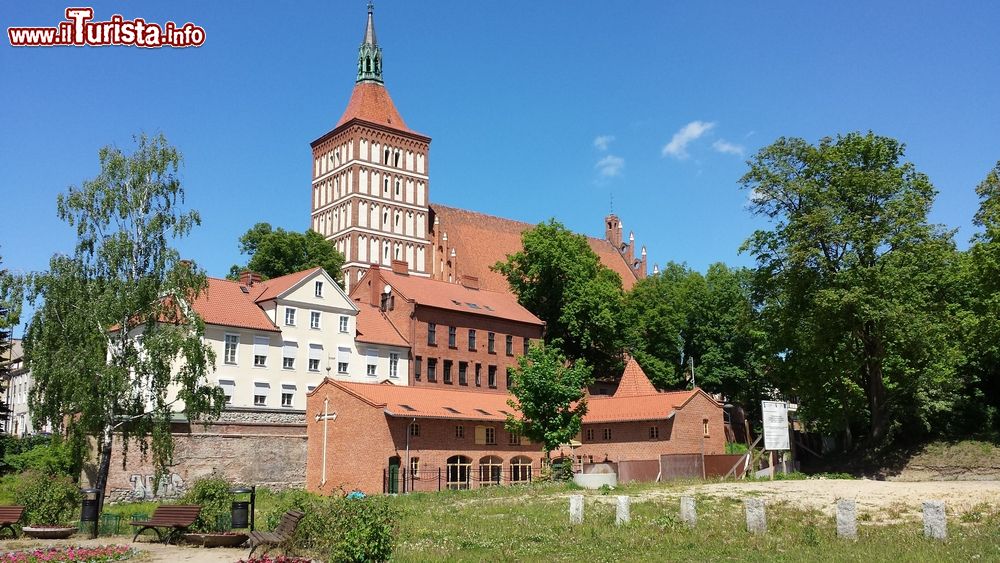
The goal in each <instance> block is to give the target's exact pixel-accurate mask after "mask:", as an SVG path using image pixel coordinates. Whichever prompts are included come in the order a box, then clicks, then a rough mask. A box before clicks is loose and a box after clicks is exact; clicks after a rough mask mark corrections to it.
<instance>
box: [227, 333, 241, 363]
mask: <svg viewBox="0 0 1000 563" xmlns="http://www.w3.org/2000/svg"><path fill="white" fill-rule="evenodd" d="M239 345H240V337H239V335H236V334H227V335H226V347H225V354H224V356H225V359H226V363H227V364H236V348H237V347H238V346H239Z"/></svg>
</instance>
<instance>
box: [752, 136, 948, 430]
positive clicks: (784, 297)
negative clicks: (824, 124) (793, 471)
mask: <svg viewBox="0 0 1000 563" xmlns="http://www.w3.org/2000/svg"><path fill="white" fill-rule="evenodd" d="M903 156H904V146H903V145H902V144H901V143H899V142H898V141H895V140H893V139H890V138H887V137H881V136H876V135H874V134H872V133H868V134H866V135H864V134H859V133H851V134H848V135H845V136H838V137H837V138H836V139H830V138H824V139H822V140H821V141H820V142H819V144H817V145H811V144H809V143H807V142H806V141H804V140H802V139H795V138H788V139H786V138H781V139H779V140H778V141H776V142H775V143H774V144H772V145H770V146H768V147H765V148H763V149H761V151H760V152H759V153H758V154H757V155H755V156H754V157H753V159H751V161H750V163H749V164H750V170H749V171H748V172H747V173H746V174H745V175H744V176H743V178H742V180H741V182H742V184H743V186H744V187H745V188H746V189H748V190H749V191H750V194H751V197H750V207H751V209H752V211H753V212H754V213H755V214H757V215H762V216H764V217H766V218H767V219H769V220H770V222H771V228H770V229H769V230H760V231H757V232H755V233H754V234H753V235H752V236H751V237H750V238H749V239H748V240H747V242H746V243H745V244H744V249H745V250H749V251H750V253H751V254H752V255H753V256H754V257H755V258H756V259H757V270H756V272H755V280H754V287H755V292H756V299H758V300H759V304H760V307H761V323H762V324H761V329H762V330H761V334H766V335H768V348H769V349H768V353H769V355H768V365H767V366H766V368H765V369H767V370H769V374H770V375H769V378H770V379H771V380H772V381H773V382H774V383H775V384H777V386H778V387H779V388H780V389H781V390H782V391H783V392H784V393H785V394H786V395H787V396H788V397H790V398H794V399H797V400H799V401H800V403H801V405H802V406H801V411H800V412H801V414H802V415H803V416H805V417H806V418H807V419H811V420H813V421H814V422H816V423H817V424H818V425H820V426H821V427H823V429H824V430H827V431H834V430H842V431H845V432H847V437H848V442H849V441H850V436H851V435H852V432H853V431H860V432H863V433H864V434H865V435H866V436H867V438H868V441H869V443H871V444H879V443H883V442H884V441H886V440H887V439H890V438H893V437H898V436H900V435H908V437H909V436H912V435H913V434H920V433H925V432H927V431H928V430H929V429H930V426H931V424H932V423H933V422H934V421H935V420H936V419H938V418H939V417H941V415H943V414H944V413H947V412H950V410H951V408H952V407H953V406H954V404H955V399H956V394H955V392H956V382H955V380H954V375H955V365H956V363H957V361H958V359H959V358H958V356H959V351H958V350H957V347H956V346H955V343H954V341H953V338H952V336H953V335H954V331H955V326H954V325H955V323H956V322H957V321H956V315H955V314H954V311H952V310H951V308H950V305H949V303H950V302H951V301H952V299H951V295H952V292H953V291H954V287H953V285H954V283H955V280H956V279H957V273H958V271H959V268H958V253H957V252H956V250H955V248H954V244H953V242H952V233H950V232H946V231H944V230H943V229H941V228H940V227H937V226H934V225H931V224H929V223H928V220H927V213H928V211H929V210H930V207H931V204H932V202H933V199H934V195H935V193H936V192H935V189H934V187H933V186H932V185H931V183H930V181H929V180H928V178H927V177H926V176H925V175H924V174H922V173H920V172H918V171H917V170H916V169H915V167H914V166H913V164H911V163H908V162H903V161H902V159H903ZM894 432H898V433H899V434H894Z"/></svg>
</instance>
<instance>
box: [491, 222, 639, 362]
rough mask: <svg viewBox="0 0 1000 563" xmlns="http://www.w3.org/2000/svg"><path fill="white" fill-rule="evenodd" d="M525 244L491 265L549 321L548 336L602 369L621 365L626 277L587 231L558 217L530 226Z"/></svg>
mask: <svg viewBox="0 0 1000 563" xmlns="http://www.w3.org/2000/svg"><path fill="white" fill-rule="evenodd" d="M521 241H522V244H523V249H522V250H521V251H519V252H516V253H514V254H510V255H507V260H506V261H505V262H498V263H497V264H495V265H494V266H492V269H493V270H495V271H498V272H500V273H501V274H503V275H504V276H505V277H506V278H507V283H508V284H509V285H510V288H511V290H512V291H513V292H514V294H515V295H517V298H518V302H520V303H521V305H523V306H524V307H525V308H527V309H528V310H529V311H531V312H532V313H534V314H535V315H536V316H537V317H538V318H540V319H541V320H543V321H545V325H546V326H545V342H546V343H548V344H557V345H558V346H559V347H560V348H561V349H562V350H563V351H564V352H565V354H566V356H567V357H569V358H570V359H573V360H577V359H582V360H585V361H586V363H587V364H588V365H590V366H592V367H593V368H594V370H595V371H596V373H598V374H601V375H607V374H618V373H620V371H621V368H622V347H623V341H622V334H623V327H624V318H623V316H622V314H621V312H622V307H623V304H624V292H623V291H622V282H621V277H620V276H619V275H618V274H617V273H616V272H614V271H612V270H610V269H608V268H607V267H605V266H604V265H603V264H601V261H600V259H599V258H598V256H597V254H595V253H594V251H593V250H592V249H591V248H590V245H589V244H588V243H587V239H586V237H583V236H581V235H577V234H575V233H573V232H571V231H569V230H568V229H566V228H565V227H564V226H563V225H562V224H560V223H559V222H557V221H555V220H554V219H552V220H549V222H548V223H540V224H539V225H538V226H536V227H534V228H532V229H528V230H527V231H525V232H524V233H523V234H522V236H521Z"/></svg>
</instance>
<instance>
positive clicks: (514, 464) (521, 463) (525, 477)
mask: <svg viewBox="0 0 1000 563" xmlns="http://www.w3.org/2000/svg"><path fill="white" fill-rule="evenodd" d="M510 482H511V483H530V482H531V458H530V457H528V456H526V455H519V456H517V457H514V458H512V459H511V460H510Z"/></svg>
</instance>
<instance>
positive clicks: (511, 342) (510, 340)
mask: <svg viewBox="0 0 1000 563" xmlns="http://www.w3.org/2000/svg"><path fill="white" fill-rule="evenodd" d="M507 355H508V356H513V355H514V337H513V336H511V335H509V334H508V335H507Z"/></svg>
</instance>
